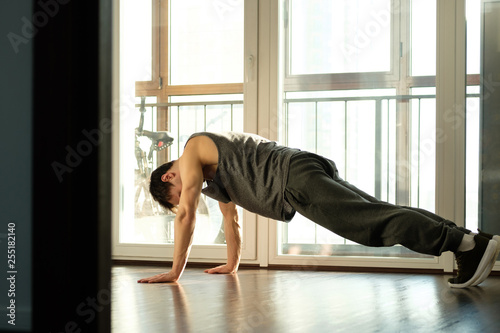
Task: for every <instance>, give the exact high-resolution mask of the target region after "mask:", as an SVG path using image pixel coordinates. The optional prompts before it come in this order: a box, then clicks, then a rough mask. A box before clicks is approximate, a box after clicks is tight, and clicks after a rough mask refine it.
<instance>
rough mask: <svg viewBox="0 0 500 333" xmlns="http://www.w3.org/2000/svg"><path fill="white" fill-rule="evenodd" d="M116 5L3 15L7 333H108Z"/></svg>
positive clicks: (44, 5)
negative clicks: (11, 255) (11, 296)
mask: <svg viewBox="0 0 500 333" xmlns="http://www.w3.org/2000/svg"><path fill="white" fill-rule="evenodd" d="M110 2H111V0H106V1H105V0H100V1H99V0H86V1H69V0H33V1H26V0H23V1H20V0H16V1H5V2H3V3H2V20H1V21H2V22H1V23H0V24H1V26H0V27H1V28H2V29H1V32H2V36H1V38H0V39H1V41H2V42H1V43H2V44H1V52H2V58H1V62H2V73H1V75H0V77H1V78H0V84H1V86H0V88H1V93H2V98H1V102H0V105H2V106H1V108H2V112H1V113H2V119H1V124H2V128H3V131H1V133H2V139H3V140H2V163H0V164H1V165H2V172H1V174H2V210H1V211H2V216H1V218H2V219H1V228H2V230H0V234H1V235H0V236H1V238H0V241H2V243H1V245H2V249H1V251H2V256H3V257H4V258H5V256H6V250H4V248H3V247H4V244H5V243H4V242H5V237H3V236H4V234H5V233H7V230H6V228H7V227H6V225H7V224H8V223H9V221H15V222H16V233H17V234H16V241H17V243H16V244H17V247H18V250H19V251H18V252H17V255H18V256H17V259H18V260H17V263H18V267H17V268H18V271H19V272H18V274H17V279H16V302H17V303H16V305H18V307H17V309H16V310H17V312H16V315H17V318H16V319H17V320H16V327H12V326H7V328H5V325H4V322H5V321H6V319H5V318H6V316H2V319H0V325H2V326H0V328H1V329H3V330H5V331H11V330H12V329H18V330H19V329H22V328H23V325H22V324H21V320H22V319H24V330H25V331H28V330H31V331H33V332H109V331H110V307H111V305H110V300H111V298H110V297H111V295H110V286H109V283H110V259H111V251H110V248H111V246H110V243H111V236H110V227H111V193H110V188H111V186H110V182H111V160H110V158H111V140H110V135H111V133H110V126H111V5H110ZM9 32H12V34H10V38H9V35H8V33H9ZM14 34H15V36H14ZM30 241H31V244H30ZM30 257H31V258H30ZM5 261H6V260H5V259H3V260H2V263H4V262H5ZM23 265H24V266H23ZM4 267H5V264H4V265H2V270H3V272H2V274H4V273H5V272H6V269H5V268H4ZM0 280H2V281H3V282H4V283H5V280H6V279H5V278H2V279H0ZM30 281H31V289H30ZM1 287H2V289H1V293H0V294H1V295H2V297H4V295H5V294H6V289H4V284H2V285H1ZM23 292H24V294H23ZM30 293H31V295H30ZM23 300H24V301H23ZM22 302H24V304H26V305H25V306H24V308H23V307H22V306H21V303H22ZM3 305H4V299H2V308H3ZM23 309H24V310H26V311H25V312H26V313H27V314H28V317H25V318H22V317H21V316H20V315H21V314H22V313H23V311H22V310H23ZM30 310H31V311H30ZM2 314H3V313H2ZM30 314H31V319H30V318H29V317H30V316H29V315H30Z"/></svg>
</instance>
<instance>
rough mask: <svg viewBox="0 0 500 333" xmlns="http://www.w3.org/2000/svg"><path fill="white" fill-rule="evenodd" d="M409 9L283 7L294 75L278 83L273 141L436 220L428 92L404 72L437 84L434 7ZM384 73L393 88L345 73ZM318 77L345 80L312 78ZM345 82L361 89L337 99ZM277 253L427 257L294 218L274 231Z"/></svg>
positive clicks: (296, 0) (385, 5)
mask: <svg viewBox="0 0 500 333" xmlns="http://www.w3.org/2000/svg"><path fill="white" fill-rule="evenodd" d="M408 4H409V5H410V7H409V10H405V11H400V10H399V9H400V8H401V6H400V2H397V1H396V2H392V1H387V2H384V1H349V2H348V1H300V0H290V1H289V8H288V9H287V11H285V13H284V16H285V17H286V18H288V21H287V22H285V25H284V26H285V30H284V32H283V40H284V42H283V43H284V44H283V45H284V46H285V47H284V50H285V51H284V57H283V59H282V63H283V64H285V65H286V66H287V67H285V68H287V69H288V72H289V73H288V74H292V75H297V76H295V77H293V78H288V77H284V78H283V91H284V92H285V98H284V107H283V110H284V113H283V115H282V118H281V119H282V124H281V126H282V127H281V128H280V131H281V132H280V133H283V135H282V139H283V141H284V142H285V143H286V144H287V145H288V146H291V147H297V148H301V149H303V150H307V151H312V152H316V153H318V154H320V155H323V156H325V157H327V158H330V159H332V160H333V161H334V162H335V163H336V165H337V167H338V169H339V173H340V176H341V177H342V178H344V179H346V180H347V181H348V182H349V183H351V184H353V185H354V186H356V187H358V188H360V189H361V190H363V191H365V192H367V193H368V194H370V195H372V196H375V197H377V198H379V199H381V200H383V201H387V202H390V203H395V204H400V205H412V206H415V207H419V208H424V209H427V210H429V211H433V210H434V197H435V194H434V192H435V190H434V188H435V148H436V147H435V142H436V135H435V132H436V120H435V118H436V105H435V87H429V88H413V87H412V85H413V84H415V83H414V82H415V80H413V79H412V77H411V76H410V75H409V73H413V75H435V72H436V67H435V62H436V61H435V59H436V54H435V53H436V47H435V42H436V38H435V34H436V1H435V0H434V1H413V2H411V4H410V2H408ZM391 6H392V7H391ZM405 8H406V7H405ZM391 9H394V10H395V11H394V12H391ZM424 18H425V19H424ZM392 19H394V20H397V21H394V22H393V21H391V20H392ZM396 23H397V24H396ZM376 24H378V28H380V29H378V28H377V27H376ZM404 24H406V26H403V25H404ZM369 29H372V30H369ZM369 32H373V33H374V34H372V35H370V34H369ZM375 32H377V33H378V35H377V34H375ZM406 32H411V33H408V34H407V33H406ZM364 37H367V38H364ZM396 37H399V40H398V39H397V38H396ZM362 42H365V43H364V44H363V43H362ZM429 45H431V47H429ZM400 46H401V47H403V50H404V49H409V50H412V51H411V52H412V53H411V54H410V55H409V56H410V58H411V57H413V58H415V59H416V60H415V61H414V62H413V63H411V61H402V62H398V59H391V54H392V53H391V49H392V50H394V48H396V47H397V48H398V49H399V47H400ZM401 59H403V60H406V58H405V57H403V58H401ZM393 61H394V63H393ZM391 66H393V67H394V68H400V69H401V70H400V79H399V80H390V81H389V80H385V79H384V78H381V79H378V81H376V80H377V79H373V78H374V76H368V75H349V74H348V73H359V74H363V73H370V72H384V71H389V70H391ZM325 73H346V74H345V75H332V76H325V75H315V74H325ZM301 74H307V76H305V75H304V76H301ZM381 77H382V76H381ZM368 78H370V79H368ZM346 79H348V82H349V83H348V84H349V86H351V87H359V88H358V89H357V90H355V89H352V90H341V89H342V88H341V87H345V85H346V81H345V80H346ZM343 80H344V81H343ZM423 80H425V79H422V80H419V82H424V81H423ZM429 81H430V80H429ZM329 84H331V87H335V88H329ZM318 86H319V87H325V88H324V89H325V90H323V91H318ZM336 87H339V88H336ZM298 89H300V90H298ZM328 89H338V90H328ZM412 94H413V95H415V97H414V98H413V97H412V96H411V95H412ZM417 95H419V96H417ZM420 95H423V96H420ZM407 142H408V143H407ZM279 244H280V245H279V251H281V252H280V253H281V254H290V255H292V254H302V255H346V256H352V255H356V256H358V255H359V256H393V257H414V258H428V256H425V255H420V254H418V253H414V252H412V251H410V250H408V249H406V248H404V247H401V246H395V247H390V248H369V247H364V246H361V245H358V244H355V243H353V242H352V241H349V240H346V239H343V238H342V237H339V236H338V235H335V234H333V233H332V232H331V231H329V230H326V229H324V228H322V227H320V226H318V225H316V224H314V223H313V222H312V221H309V220H308V219H306V218H304V217H303V216H300V215H299V214H296V215H295V217H294V220H293V221H292V223H289V224H284V225H281V224H280V225H279Z"/></svg>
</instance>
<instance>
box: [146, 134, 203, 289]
mask: <svg viewBox="0 0 500 333" xmlns="http://www.w3.org/2000/svg"><path fill="white" fill-rule="evenodd" d="M199 149H200V147H199V146H198V145H195V144H194V145H190V142H189V143H188V145H187V146H186V148H185V150H184V153H183V155H182V158H180V159H179V170H180V174H181V180H182V193H181V196H180V201H179V208H178V210H177V214H176V216H175V220H174V258H173V264H172V270H171V271H170V272H167V273H162V274H158V275H155V276H152V277H150V278H146V279H142V280H139V282H147V283H154V282H175V281H177V280H178V279H180V277H181V275H182V273H183V271H184V268H185V267H186V263H187V259H188V256H189V252H190V250H191V245H192V242H193V233H194V227H195V222H196V207H198V201H199V198H200V193H201V187H202V183H203V171H202V164H201V161H200V158H199V154H198V150H199Z"/></svg>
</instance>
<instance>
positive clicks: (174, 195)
mask: <svg viewBox="0 0 500 333" xmlns="http://www.w3.org/2000/svg"><path fill="white" fill-rule="evenodd" d="M172 185H173V186H172V187H170V201H169V202H170V203H171V204H172V205H174V206H177V205H179V201H180V199H181V187H180V184H175V183H173V182H172Z"/></svg>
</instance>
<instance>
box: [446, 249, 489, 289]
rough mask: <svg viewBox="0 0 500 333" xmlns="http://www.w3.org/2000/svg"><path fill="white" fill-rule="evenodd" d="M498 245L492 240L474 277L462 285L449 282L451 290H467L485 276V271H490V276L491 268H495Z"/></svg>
mask: <svg viewBox="0 0 500 333" xmlns="http://www.w3.org/2000/svg"><path fill="white" fill-rule="evenodd" d="M497 244H498V243H497V242H496V241H494V240H490V241H489V242H488V246H487V247H486V250H485V251H484V253H483V256H482V258H481V261H480V262H479V265H478V266H477V268H476V271H475V272H474V275H473V276H472V277H471V278H470V279H469V280H468V281H466V282H464V283H460V284H458V283H450V282H448V286H450V288H467V287H469V286H471V285H472V284H473V283H474V282H476V281H477V280H478V278H479V277H480V276H482V275H483V274H484V272H485V271H488V274H489V273H490V272H491V268H493V265H492V264H491V262H492V259H493V257H494V255H495V253H496V250H497ZM488 269H489V270H488Z"/></svg>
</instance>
